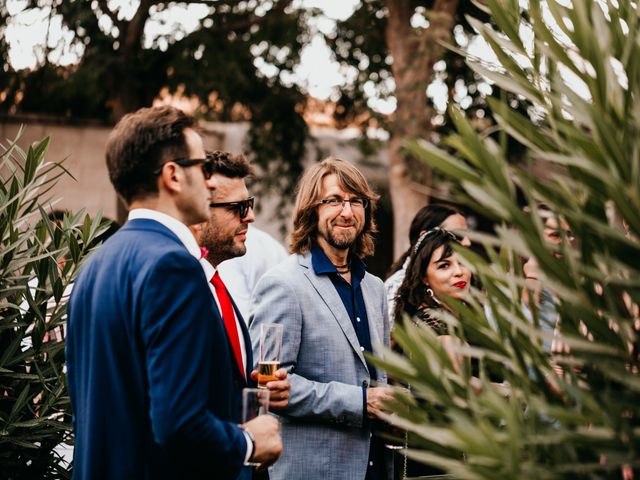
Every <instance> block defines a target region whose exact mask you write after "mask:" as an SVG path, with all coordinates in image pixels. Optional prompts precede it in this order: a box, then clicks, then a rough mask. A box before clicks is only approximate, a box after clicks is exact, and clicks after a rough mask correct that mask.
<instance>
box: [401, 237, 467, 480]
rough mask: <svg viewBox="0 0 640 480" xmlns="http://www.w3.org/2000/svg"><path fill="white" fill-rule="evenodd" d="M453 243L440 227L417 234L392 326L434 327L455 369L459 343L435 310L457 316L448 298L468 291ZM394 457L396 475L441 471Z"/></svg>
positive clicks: (458, 297)
mask: <svg viewBox="0 0 640 480" xmlns="http://www.w3.org/2000/svg"><path fill="white" fill-rule="evenodd" d="M456 242H459V243H461V242H460V240H459V238H458V237H457V236H456V235H455V234H453V233H452V232H449V231H448V230H444V229H442V228H440V227H435V228H432V229H430V230H426V231H423V232H422V233H421V234H420V236H419V237H418V238H417V240H416V242H415V244H414V245H413V247H412V248H411V251H410V253H409V256H408V257H407V262H406V274H405V276H404V279H403V281H402V284H401V285H400V287H399V289H398V294H397V296H396V306H395V311H394V313H393V317H394V324H395V325H400V326H403V325H404V323H405V321H406V319H409V318H410V319H411V321H412V322H414V323H415V324H417V325H423V326H425V327H427V328H431V329H433V330H434V332H435V333H436V334H437V335H438V338H439V340H440V341H441V342H442V343H443V345H444V346H445V348H448V349H449V357H450V358H451V360H452V363H453V365H454V368H456V369H458V370H459V369H460V368H461V361H462V359H461V358H460V357H459V356H458V355H457V354H456V353H454V352H453V351H452V350H451V349H450V347H452V346H453V345H459V343H460V342H459V340H457V338H456V337H454V336H451V335H449V327H448V326H447V324H446V323H444V322H443V321H442V320H441V319H440V318H439V316H438V311H443V310H446V311H448V312H450V313H452V314H453V315H454V316H456V315H457V313H456V312H455V309H454V308H452V307H451V306H450V305H449V303H447V301H448V299H455V300H464V299H465V297H466V296H467V295H468V293H469V288H470V284H471V272H470V271H469V269H468V268H467V267H465V266H464V265H463V264H462V263H460V261H459V260H458V258H457V256H456V255H455V253H454V251H453V248H452V244H453V243H456ZM408 446H409V447H411V445H410V444H409V445H408ZM395 460H396V473H399V472H402V475H399V476H396V478H399V479H404V478H413V477H418V476H420V477H421V478H422V476H426V477H428V476H429V475H440V474H443V473H444V472H442V471H440V470H438V469H436V468H434V467H431V466H428V465H423V464H421V463H418V462H415V461H413V460H411V459H409V458H407V457H406V456H405V455H402V454H400V455H397V456H396V459H395Z"/></svg>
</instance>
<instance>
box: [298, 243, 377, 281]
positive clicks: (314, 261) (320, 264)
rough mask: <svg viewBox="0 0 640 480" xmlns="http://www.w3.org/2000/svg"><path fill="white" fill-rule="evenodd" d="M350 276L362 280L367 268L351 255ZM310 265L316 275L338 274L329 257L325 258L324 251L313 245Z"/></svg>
mask: <svg viewBox="0 0 640 480" xmlns="http://www.w3.org/2000/svg"><path fill="white" fill-rule="evenodd" d="M350 258H351V275H352V276H353V277H355V278H358V279H362V278H364V274H365V272H366V268H367V266H366V265H365V263H364V262H363V261H362V260H360V258H358V257H357V256H355V255H351V256H350ZM311 265H312V266H313V271H314V272H315V273H316V275H320V274H323V273H338V270H336V267H334V266H333V263H331V260H329V257H327V255H326V253H324V250H322V248H320V247H319V246H318V245H314V246H313V247H311Z"/></svg>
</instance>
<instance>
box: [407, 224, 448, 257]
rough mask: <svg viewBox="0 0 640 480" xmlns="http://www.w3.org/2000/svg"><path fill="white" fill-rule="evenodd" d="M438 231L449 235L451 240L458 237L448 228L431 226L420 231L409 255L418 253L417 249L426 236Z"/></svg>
mask: <svg viewBox="0 0 640 480" xmlns="http://www.w3.org/2000/svg"><path fill="white" fill-rule="evenodd" d="M438 232H442V233H445V234H447V235H449V236H450V237H451V238H452V239H453V240H457V239H458V237H456V235H455V234H454V233H453V232H450V231H449V230H445V229H444V228H442V227H435V228H432V229H431V230H427V231H426V232H422V233H421V234H420V236H419V237H418V240H417V241H416V244H415V245H414V246H413V251H412V252H411V255H412V256H415V254H416V253H418V250H420V247H421V246H422V244H423V243H424V241H425V239H426V238H427V237H430V236H432V235H434V234H436V233H438Z"/></svg>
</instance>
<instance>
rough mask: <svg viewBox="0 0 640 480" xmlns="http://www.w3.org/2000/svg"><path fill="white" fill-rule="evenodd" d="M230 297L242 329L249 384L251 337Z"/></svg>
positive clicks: (251, 367)
mask: <svg viewBox="0 0 640 480" xmlns="http://www.w3.org/2000/svg"><path fill="white" fill-rule="evenodd" d="M229 298H230V299H231V304H232V305H233V310H234V311H235V312H236V318H237V319H238V323H239V324H240V330H242V336H243V338H244V351H245V354H246V357H247V359H246V364H245V366H244V367H245V373H246V376H247V384H251V383H252V382H251V370H253V350H252V346H251V337H250V336H249V329H248V328H247V324H246V323H245V321H244V318H243V317H242V314H241V313H240V309H239V308H238V306H237V305H236V302H235V301H234V300H233V297H232V296H231V295H229Z"/></svg>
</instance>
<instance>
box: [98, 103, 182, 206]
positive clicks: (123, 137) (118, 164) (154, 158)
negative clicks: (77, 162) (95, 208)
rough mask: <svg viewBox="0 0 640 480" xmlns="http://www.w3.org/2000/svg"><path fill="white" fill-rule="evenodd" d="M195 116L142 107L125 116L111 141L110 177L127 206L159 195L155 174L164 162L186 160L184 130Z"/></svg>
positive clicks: (111, 135) (107, 148)
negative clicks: (178, 159)
mask: <svg viewBox="0 0 640 480" xmlns="http://www.w3.org/2000/svg"><path fill="white" fill-rule="evenodd" d="M194 124H195V121H194V119H193V117H190V116H188V115H187V114H185V113H184V112H182V111H181V110H178V109H177V108H174V107H168V106H165V107H156V108H141V109H140V110H138V111H136V112H133V113H130V114H128V115H125V116H124V117H122V119H121V120H120V121H119V122H118V123H117V124H116V126H115V127H114V129H113V131H112V132H111V134H110V135H109V138H108V139H107V146H106V157H107V168H108V169H109V178H110V179H111V183H112V184H113V187H114V188H115V189H116V192H118V194H119V195H120V196H121V197H122V198H123V199H124V201H125V202H126V203H127V204H130V203H131V202H132V201H133V200H137V199H143V198H146V197H149V196H152V195H154V194H157V193H158V183H157V175H154V174H153V171H154V170H156V169H157V168H158V167H160V166H161V165H162V164H163V163H164V162H166V161H169V160H170V159H172V158H173V159H175V158H181V157H182V158H184V157H186V156H187V155H188V149H187V145H186V140H185V136H184V130H185V129H186V128H191V127H193V125H194Z"/></svg>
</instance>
